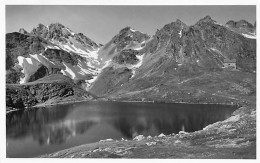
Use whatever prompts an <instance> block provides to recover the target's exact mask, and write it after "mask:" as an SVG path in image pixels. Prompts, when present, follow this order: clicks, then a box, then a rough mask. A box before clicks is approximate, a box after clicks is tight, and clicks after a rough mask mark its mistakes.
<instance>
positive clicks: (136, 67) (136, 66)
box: [130, 54, 145, 79]
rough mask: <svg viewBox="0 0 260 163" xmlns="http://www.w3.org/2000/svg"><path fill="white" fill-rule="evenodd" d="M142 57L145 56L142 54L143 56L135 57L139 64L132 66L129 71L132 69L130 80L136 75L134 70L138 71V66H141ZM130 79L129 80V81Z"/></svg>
mask: <svg viewBox="0 0 260 163" xmlns="http://www.w3.org/2000/svg"><path fill="white" fill-rule="evenodd" d="M144 55H145V54H143V55H136V57H137V59H138V60H139V62H138V63H137V64H136V65H133V66H132V67H131V68H130V69H132V73H133V75H132V76H131V78H133V77H134V76H135V74H136V72H135V71H136V69H138V68H139V67H140V66H142V64H143V58H144ZM131 78H130V79H131Z"/></svg>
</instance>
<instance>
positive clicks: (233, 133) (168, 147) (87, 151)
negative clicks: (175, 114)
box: [38, 106, 256, 159]
mask: <svg viewBox="0 0 260 163" xmlns="http://www.w3.org/2000/svg"><path fill="white" fill-rule="evenodd" d="M248 111H250V112H248ZM255 119H256V110H255V108H250V107H249V106H241V107H239V108H238V109H236V110H235V111H234V112H233V113H232V114H231V116H230V117H229V118H227V119H225V120H223V121H218V122H215V123H213V124H209V125H207V126H206V127H204V128H203V129H201V130H198V131H194V132H189V133H188V132H182V131H180V132H179V133H178V134H174V133H173V134H170V135H164V136H160V135H158V136H153V137H149V136H148V137H144V136H142V135H138V136H137V137H139V138H137V139H136V138H133V139H128V140H124V139H121V140H109V141H106V140H100V141H98V142H94V143H89V144H82V145H79V146H76V147H72V148H68V149H64V150H60V151H57V152H54V153H51V154H45V155H41V156H38V157H44V158H53V157H54V158H63V157H66V158H74V157H75V158H223V156H225V157H224V158H241V157H242V158H243V157H245V158H250V159H254V158H255V157H256V155H254V153H255V152H256V148H255V145H256V142H255V141H256V137H255V136H256V135H255V134H256V128H255V126H254V125H255V123H253V126H252V127H248V125H250V123H252V122H255V121H254V120H255ZM247 121H250V123H247ZM251 121H252V122H251ZM242 122H243V123H244V122H245V124H244V127H245V128H244V127H238V126H237V124H238V123H242ZM251 125H252V124H251ZM240 130H241V131H240ZM249 133H251V134H249ZM241 136H244V138H240V137H241ZM234 142H235V143H234ZM122 148H125V149H130V148H134V150H129V151H128V150H126V151H125V152H124V153H122ZM158 148H159V149H160V151H161V150H162V151H164V152H165V153H169V152H170V151H172V150H173V151H174V152H175V153H178V154H177V156H175V155H174V156H173V157H172V156H167V155H165V157H164V156H163V157H162V156H161V155H160V154H159V153H158V151H157V150H158ZM184 149H185V150H184ZM140 150H141V151H140ZM244 150H248V151H249V152H248V153H247V152H245V156H244V155H241V156H240V155H236V156H235V155H233V153H234V152H237V151H238V153H240V154H241V152H242V151H244ZM144 151H150V152H148V153H143V152H144ZM200 151H203V152H208V153H210V154H209V155H206V156H201V155H199V152H200ZM216 151H217V152H216ZM223 151H225V152H223ZM139 153H143V155H140V154H139ZM151 153H153V155H152V156H151V155H150V154H151ZM170 153H171V152H170ZM184 153H185V157H183V154H184ZM148 154H149V157H148Z"/></svg>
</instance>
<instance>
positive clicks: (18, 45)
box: [6, 25, 86, 84]
mask: <svg viewBox="0 0 260 163" xmlns="http://www.w3.org/2000/svg"><path fill="white" fill-rule="evenodd" d="M45 28H46V27H45V26H42V25H40V26H39V29H38V28H37V29H35V30H36V31H37V30H40V29H45ZM47 45H53V44H52V43H51V42H49V41H48V40H45V39H43V38H41V36H35V35H25V34H21V33H17V32H14V33H8V34H6V83H9V84H11V83H13V84H15V83H19V81H20V79H21V78H22V77H23V76H24V74H23V73H22V72H21V69H20V67H19V66H17V64H18V59H17V58H18V56H22V57H25V58H30V55H29V54H40V53H42V55H43V56H45V57H47V58H48V59H49V60H50V61H52V62H54V63H55V64H56V65H52V64H47V63H46V64H45V65H44V66H45V67H46V72H45V73H40V74H41V75H39V74H38V72H35V73H36V74H37V75H36V76H38V77H35V76H32V77H31V78H30V82H31V81H33V79H35V80H36V79H39V77H40V76H41V77H44V76H42V75H43V74H46V75H49V74H56V73H61V72H60V71H61V69H65V67H64V66H63V65H62V62H65V63H70V64H71V65H77V64H78V60H80V61H82V62H86V59H85V58H83V57H81V56H80V55H78V54H76V53H73V52H71V53H69V52H66V51H64V50H61V49H50V48H49V49H46V50H45V46H47ZM36 62H38V61H36ZM47 69H48V71H47ZM40 72H42V70H41V71H40Z"/></svg>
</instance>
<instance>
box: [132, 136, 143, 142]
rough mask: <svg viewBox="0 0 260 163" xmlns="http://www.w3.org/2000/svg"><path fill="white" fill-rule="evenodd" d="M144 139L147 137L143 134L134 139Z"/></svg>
mask: <svg viewBox="0 0 260 163" xmlns="http://www.w3.org/2000/svg"><path fill="white" fill-rule="evenodd" d="M143 139H145V137H144V136H143V135H138V136H136V137H135V138H134V139H133V140H137V141H140V140H143Z"/></svg>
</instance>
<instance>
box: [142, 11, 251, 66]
mask: <svg viewBox="0 0 260 163" xmlns="http://www.w3.org/2000/svg"><path fill="white" fill-rule="evenodd" d="M160 51H165V53H166V54H167V55H168V57H169V58H173V59H174V60H175V61H176V62H178V63H180V64H184V65H185V64H187V65H191V64H192V65H196V66H198V67H201V68H207V69H219V68H221V67H222V63H223V61H224V59H225V58H228V59H236V60H237V66H238V67H239V68H240V69H242V70H244V71H254V70H255V66H256V55H255V54H256V41H255V40H252V39H247V38H245V37H243V36H241V35H240V34H237V33H235V32H233V31H231V30H229V29H227V28H225V27H223V26H221V25H218V24H216V23H215V21H214V20H212V19H211V18H210V17H209V16H207V17H205V18H203V19H201V20H200V21H198V22H197V23H196V24H195V25H193V26H190V27H187V26H186V25H185V24H184V23H181V22H180V21H176V22H173V23H170V24H167V25H165V26H164V27H163V28H162V29H160V30H158V31H157V32H156V34H155V35H154V36H153V39H152V40H151V41H150V42H148V43H147V45H146V47H145V48H144V49H142V50H141V51H140V53H152V54H154V53H162V52H160Z"/></svg>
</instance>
